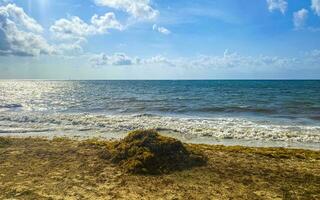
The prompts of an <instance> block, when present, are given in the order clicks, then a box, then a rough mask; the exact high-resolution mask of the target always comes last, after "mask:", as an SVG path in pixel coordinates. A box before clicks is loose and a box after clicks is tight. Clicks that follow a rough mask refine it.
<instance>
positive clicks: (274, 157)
mask: <svg viewBox="0 0 320 200" xmlns="http://www.w3.org/2000/svg"><path fill="white" fill-rule="evenodd" d="M111 143H112V141H102V140H94V139H91V140H86V141H79V140H71V139H67V138H55V139H52V140H47V139H41V138H0V199H308V200H312V199H319V198H320V195H319V194H320V189H319V188H320V168H319V166H320V152H319V151H310V150H298V149H285V148H249V147H240V146H234V147H225V146H213V145H198V144H197V145H195V144H192V145H191V144H186V145H187V146H189V147H190V148H195V149H197V150H199V151H201V152H202V153H203V154H204V155H205V156H207V157H208V163H207V165H205V166H201V167H195V168H192V169H189V170H184V171H177V172H173V173H169V174H165V175H155V176H151V175H131V174H128V173H126V172H124V171H123V170H121V169H120V168H119V167H118V166H116V165H114V164H113V163H111V162H110V161H109V160H108V159H104V158H103V156H101V155H103V154H105V153H106V151H107V146H108V145H110V144H111Z"/></svg>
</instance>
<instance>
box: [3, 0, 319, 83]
mask: <svg viewBox="0 0 320 200" xmlns="http://www.w3.org/2000/svg"><path fill="white" fill-rule="evenodd" d="M319 36H320V0H188V1H185V0H175V1H172V0H0V79H67V80H69V79H90V80H92V79H320V37H319Z"/></svg>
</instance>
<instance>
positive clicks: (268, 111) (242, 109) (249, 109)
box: [192, 106, 278, 114]
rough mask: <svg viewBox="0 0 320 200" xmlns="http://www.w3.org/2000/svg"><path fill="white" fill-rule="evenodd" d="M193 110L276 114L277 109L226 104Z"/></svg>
mask: <svg viewBox="0 0 320 200" xmlns="http://www.w3.org/2000/svg"><path fill="white" fill-rule="evenodd" d="M192 111H195V112H225V113H242V112H250V113H262V114H276V113H278V111H276V110H273V109H267V108H252V107H236V106H229V107H228V106H227V107H203V108H199V109H194V110H192Z"/></svg>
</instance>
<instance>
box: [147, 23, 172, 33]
mask: <svg viewBox="0 0 320 200" xmlns="http://www.w3.org/2000/svg"><path fill="white" fill-rule="evenodd" d="M152 29H153V30H154V31H158V32H159V33H162V34H164V35H169V34H170V33H171V31H169V30H168V29H166V28H165V27H161V26H158V25H157V24H154V25H153V26H152Z"/></svg>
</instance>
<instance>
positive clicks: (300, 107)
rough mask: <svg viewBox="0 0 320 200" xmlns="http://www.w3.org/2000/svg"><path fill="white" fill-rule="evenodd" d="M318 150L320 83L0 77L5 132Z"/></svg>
mask: <svg viewBox="0 0 320 200" xmlns="http://www.w3.org/2000/svg"><path fill="white" fill-rule="evenodd" d="M138 128H157V129H159V130H162V131H163V132H167V133H170V134H173V135H176V136H177V137H181V138H184V139H185V140H187V141H191V142H201V143H225V144H229V143H232V144H246V145H250V146H255V145H259V146H264V145H267V146H297V147H307V148H316V149H320V81H0V134H2V135H5V134H7V135H8V134H9V135H10V134H11V135H12V134H14V135H30V134H36V135H53V134H70V135H76V136H80V137H81V136H88V137H90V136H101V137H108V136H112V137H117V136H119V137H121V136H122V135H123V133H124V132H126V131H129V130H133V129H138Z"/></svg>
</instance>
